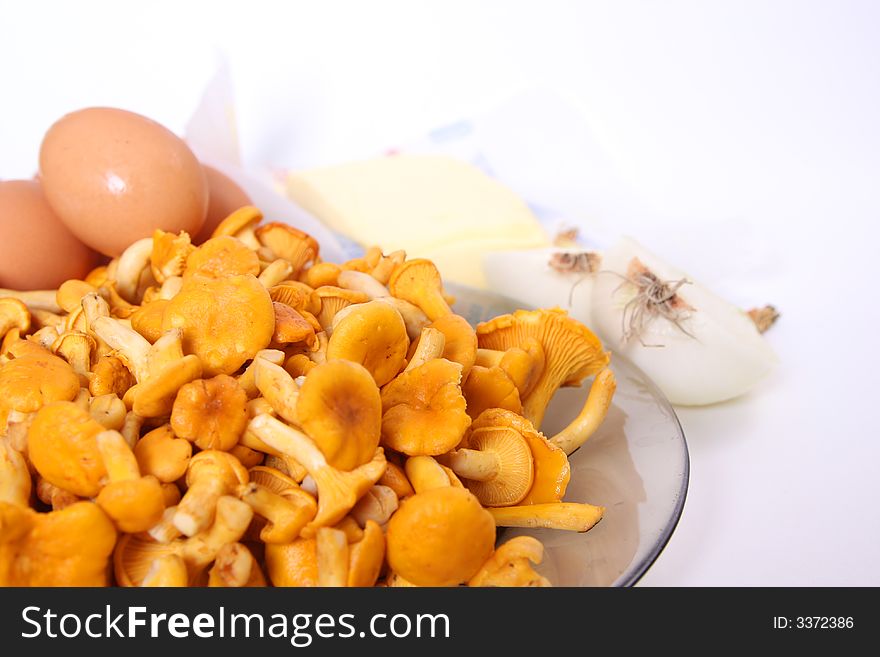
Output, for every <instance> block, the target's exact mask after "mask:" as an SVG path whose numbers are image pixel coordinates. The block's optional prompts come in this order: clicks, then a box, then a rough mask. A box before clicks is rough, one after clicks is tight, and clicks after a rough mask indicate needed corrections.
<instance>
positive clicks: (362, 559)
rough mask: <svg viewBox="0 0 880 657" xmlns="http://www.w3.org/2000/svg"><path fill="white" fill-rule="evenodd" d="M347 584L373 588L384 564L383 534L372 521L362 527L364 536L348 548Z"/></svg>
mask: <svg viewBox="0 0 880 657" xmlns="http://www.w3.org/2000/svg"><path fill="white" fill-rule="evenodd" d="M348 554H349V566H348V582H347V585H348V586H350V587H354V586H373V585H374V584H375V583H376V580H377V579H379V573H380V572H381V570H382V565H383V563H384V562H385V534H384V533H383V532H382V528H381V527H379V525H378V524H376V523H375V522H374V521H372V520H367V524H366V525H365V526H364V536H363V538H361V540H359V541H358V542H356V543H355V544H354V545H351V546H349V552H348Z"/></svg>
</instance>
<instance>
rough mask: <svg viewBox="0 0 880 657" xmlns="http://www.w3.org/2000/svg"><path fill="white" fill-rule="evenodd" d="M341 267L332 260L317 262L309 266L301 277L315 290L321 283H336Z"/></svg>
mask: <svg viewBox="0 0 880 657" xmlns="http://www.w3.org/2000/svg"><path fill="white" fill-rule="evenodd" d="M340 273H342V267H340V266H339V265H337V264H335V263H333V262H319V263H317V264H314V265H312V266H311V267H309V268H308V269H307V270H306V271H305V272H304V273H303V274H301V277H302V278H303V280H305V282H306V283H308V284H309V285H310V286H311V287H313V288H315V289H316V290H317V289H318V288H319V287H321V286H322V285H337V284H338V283H339V274H340Z"/></svg>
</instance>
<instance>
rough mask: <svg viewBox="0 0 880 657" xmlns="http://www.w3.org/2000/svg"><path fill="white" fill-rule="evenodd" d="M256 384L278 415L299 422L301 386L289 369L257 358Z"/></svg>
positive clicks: (293, 422) (255, 363) (292, 421)
mask: <svg viewBox="0 0 880 657" xmlns="http://www.w3.org/2000/svg"><path fill="white" fill-rule="evenodd" d="M254 384H255V385H256V386H257V389H258V390H259V391H260V392H261V393H262V394H263V397H265V398H266V401H268V402H269V403H270V404H271V405H272V408H273V409H275V412H276V413H278V415H280V416H281V417H282V418H284V419H285V420H287V421H288V422H291V423H292V424H299V416H298V414H297V412H296V402H297V399H298V398H299V386H298V385H297V384H296V381H294V379H293V377H292V376H290V374H288V373H287V370H285V369H284V368H283V367H281V366H280V365H275V364H274V363H270V362H269V361H268V360H266V359H264V358H255V359H254ZM264 442H265V441H264Z"/></svg>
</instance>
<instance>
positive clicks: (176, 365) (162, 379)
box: [130, 355, 202, 417]
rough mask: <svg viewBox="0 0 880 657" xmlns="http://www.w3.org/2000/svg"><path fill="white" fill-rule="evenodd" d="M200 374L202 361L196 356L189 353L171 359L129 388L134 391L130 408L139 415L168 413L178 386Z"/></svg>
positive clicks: (151, 415) (164, 414) (159, 415)
mask: <svg viewBox="0 0 880 657" xmlns="http://www.w3.org/2000/svg"><path fill="white" fill-rule="evenodd" d="M201 376H202V363H201V361H200V360H199V358H198V356H193V355H189V356H184V357H183V358H181V359H179V360H175V361H172V362H171V363H169V364H167V365H166V366H165V367H163V368H162V370H161V371H160V372H158V373H156V374H154V375H151V376H150V377H149V378H148V379H146V380H145V381H143V382H142V383H139V384H138V385H137V386H136V387H135V388H131V389H130V391H131V392H133V393H134V401H133V406H132V410H133V411H134V412H135V413H136V414H137V415H140V416H141V417H164V416H166V415H170V414H171V411H172V408H173V405H174V399H175V397H176V396H177V393H178V391H179V390H180V388H181V387H183V386H184V385H185V384H187V383H189V382H190V381H194V380H195V379H198V378H199V377H201Z"/></svg>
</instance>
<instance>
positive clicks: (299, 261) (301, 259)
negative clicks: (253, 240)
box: [256, 222, 320, 276]
mask: <svg viewBox="0 0 880 657" xmlns="http://www.w3.org/2000/svg"><path fill="white" fill-rule="evenodd" d="M256 235H257V239H258V240H259V242H260V244H262V245H263V246H265V247H267V248H268V249H269V250H270V251H272V253H274V254H275V257H276V258H284V259H285V260H287V262H289V263H290V264H291V265H292V266H293V275H294V276H298V275H299V273H300V271H302V269H303V268H304V267H305V266H306V265H307V264H308V263H310V262H315V261H316V260H317V258H318V253H319V251H320V247H319V246H318V242H317V241H316V240H315V238H314V237H312V236H311V235H309V234H308V233H304V232H303V231H301V230H298V229H296V228H294V227H293V226H290V225H288V224H282V223H279V222H270V223H267V224H264V225H262V226H260V227H259V228H257V230H256Z"/></svg>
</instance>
